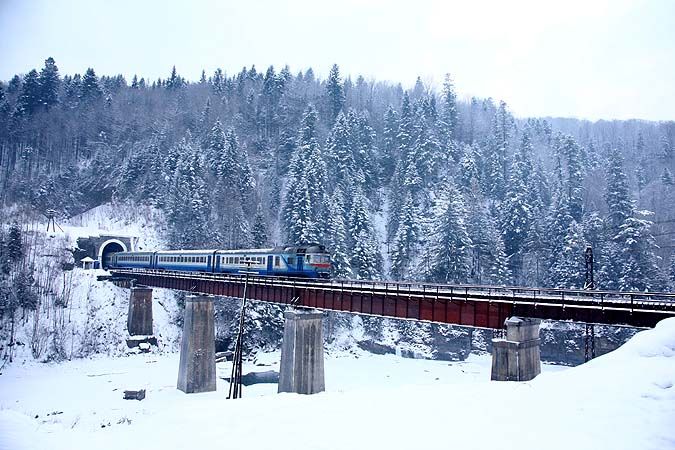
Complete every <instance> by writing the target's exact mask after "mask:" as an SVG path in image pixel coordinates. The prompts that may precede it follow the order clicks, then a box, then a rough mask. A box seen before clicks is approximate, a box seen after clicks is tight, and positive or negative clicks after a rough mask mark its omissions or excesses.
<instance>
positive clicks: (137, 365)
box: [0, 319, 675, 450]
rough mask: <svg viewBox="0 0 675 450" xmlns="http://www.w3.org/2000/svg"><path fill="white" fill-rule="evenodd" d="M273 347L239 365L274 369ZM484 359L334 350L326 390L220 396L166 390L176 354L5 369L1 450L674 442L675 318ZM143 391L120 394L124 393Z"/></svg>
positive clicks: (267, 388) (225, 367) (263, 389)
mask: <svg viewBox="0 0 675 450" xmlns="http://www.w3.org/2000/svg"><path fill="white" fill-rule="evenodd" d="M278 360H279V355H278V353H271V354H266V355H261V356H260V357H259V358H258V360H257V361H255V362H254V363H251V364H248V365H247V367H246V368H245V371H249V370H257V371H264V370H270V369H274V368H275V367H276V366H277V364H278ZM489 362H490V360H489V357H487V356H483V357H477V356H472V357H471V358H470V359H469V360H468V361H465V362H456V363H447V362H440V361H423V360H411V359H400V358H398V357H395V356H374V355H368V354H363V353H362V354H358V355H340V354H333V355H332V356H330V357H328V358H327V361H326V380H327V392H325V393H322V394H318V395H312V396H302V395H295V394H282V395H277V394H276V393H275V392H276V386H275V385H273V384H267V385H255V386H252V387H248V388H244V395H245V397H244V398H243V399H241V400H236V401H228V400H226V399H225V397H226V391H227V384H226V382H225V381H224V380H222V377H226V376H228V375H229V370H230V366H229V363H227V364H219V365H218V376H219V380H218V382H219V383H218V391H217V392H213V393H206V394H191V395H186V394H183V393H182V392H180V391H178V390H176V388H175V385H176V376H177V371H178V358H177V355H135V356H130V357H128V358H124V359H119V358H96V359H88V360H78V361H73V362H69V363H64V364H60V365H38V364H35V363H29V364H26V365H25V366H12V367H10V368H9V369H7V370H6V371H5V373H4V374H3V380H2V381H3V382H2V383H1V384H0V448H2V449H12V450H28V449H36V450H37V449H40V450H41V449H44V448H50V449H68V450H70V449H85V448H97V449H101V450H105V449H111V450H112V449H114V450H122V449H135V448H143V449H147V450H150V449H162V450H165V449H169V448H171V449H194V448H210V447H213V446H221V445H222V446H227V447H228V448H247V449H271V448H275V449H282V450H283V449H298V448H303V449H304V448H311V449H332V450H337V449H350V450H353V449H359V448H364V449H365V448H369V449H370V448H386V449H390V450H394V449H410V448H462V449H486V448H500V449H511V448H513V449H522V448H546V449H569V448H574V449H576V450H580V449H593V450H597V449H605V448H607V449H610V448H611V449H613V450H616V449H641V450H644V449H659V450H662V449H668V448H675V428H673V426H672V425H673V423H675V387H674V385H675V319H669V320H665V321H663V322H661V323H660V324H659V325H658V326H657V327H656V328H655V329H653V330H648V331H644V332H641V333H639V334H638V335H636V336H635V337H634V338H633V339H632V340H631V341H630V342H628V343H627V344H625V345H624V346H623V347H621V348H620V349H618V350H616V351H615V352H613V353H610V354H607V355H604V356H602V357H599V358H597V359H596V360H594V361H592V362H590V363H588V364H585V365H583V366H579V367H575V368H569V369H561V368H559V367H558V368H555V367H550V366H545V367H544V371H543V373H542V374H541V375H540V376H539V377H537V378H536V379H534V380H532V381H530V382H526V383H509V382H491V381H489ZM140 388H144V389H146V390H147V397H146V399H145V400H143V401H141V402H138V401H135V400H134V401H128V400H127V401H125V400H123V399H122V391H123V390H125V389H140Z"/></svg>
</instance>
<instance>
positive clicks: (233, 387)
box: [227, 261, 251, 399]
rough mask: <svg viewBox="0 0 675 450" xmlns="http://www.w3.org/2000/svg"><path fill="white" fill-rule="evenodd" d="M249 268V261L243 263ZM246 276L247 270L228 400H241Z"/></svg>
mask: <svg viewBox="0 0 675 450" xmlns="http://www.w3.org/2000/svg"><path fill="white" fill-rule="evenodd" d="M244 264H246V265H247V266H248V267H247V268H250V266H251V261H244ZM248 275H249V270H247V271H246V277H245V278H244V295H243V298H242V299H241V312H240V315H239V333H238V335H237V342H236V344H235V347H234V355H233V357H232V374H231V375H230V389H229V393H228V395H227V398H228V399H236V398H241V394H242V389H241V377H242V366H243V353H244V352H243V348H242V347H243V340H244V338H243V336H244V317H245V316H246V290H247V288H248Z"/></svg>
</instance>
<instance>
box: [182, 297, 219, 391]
mask: <svg viewBox="0 0 675 450" xmlns="http://www.w3.org/2000/svg"><path fill="white" fill-rule="evenodd" d="M213 313H214V310H213V297H210V296H205V295H190V296H188V297H187V299H186V300H185V319H184V321H183V338H182V340H181V345H180V366H179V369H178V389H180V390H181V391H183V392H185V393H186V394H192V393H197V392H211V391H215V390H216V328H215V323H214V320H213Z"/></svg>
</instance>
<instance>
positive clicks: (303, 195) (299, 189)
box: [283, 106, 327, 243]
mask: <svg viewBox="0 0 675 450" xmlns="http://www.w3.org/2000/svg"><path fill="white" fill-rule="evenodd" d="M317 118H318V117H317V113H316V110H315V109H314V107H313V106H309V107H308V108H307V109H306V110H305V114H304V116H303V119H302V125H301V128H300V132H299V137H298V142H297V147H296V148H295V151H294V152H293V156H292V157H291V163H290V165H289V174H288V190H287V192H286V197H285V198H284V207H283V217H284V227H285V230H286V235H287V237H288V240H289V242H290V243H300V242H307V239H310V237H311V238H312V239H316V240H320V238H321V231H322V230H321V229H320V226H321V224H323V223H324V218H323V209H324V206H325V203H326V198H325V196H326V192H327V173H326V164H325V161H324V160H323V156H322V153H321V148H320V147H319V144H318V142H317V137H316V123H317ZM310 180H311V184H308V181H310ZM298 208H302V211H298V210H297V209H298Z"/></svg>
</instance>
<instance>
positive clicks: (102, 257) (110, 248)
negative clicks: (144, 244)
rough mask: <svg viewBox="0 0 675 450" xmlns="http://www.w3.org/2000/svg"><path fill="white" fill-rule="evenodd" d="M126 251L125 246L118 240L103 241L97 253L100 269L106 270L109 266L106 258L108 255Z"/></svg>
mask: <svg viewBox="0 0 675 450" xmlns="http://www.w3.org/2000/svg"><path fill="white" fill-rule="evenodd" d="M126 251H127V246H126V245H124V242H122V241H120V240H118V239H110V240H107V241H105V242H104V243H103V244H101V247H99V251H98V260H99V261H100V264H101V268H102V269H107V268H108V264H109V261H108V257H109V256H110V254H112V253H118V252H126Z"/></svg>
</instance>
